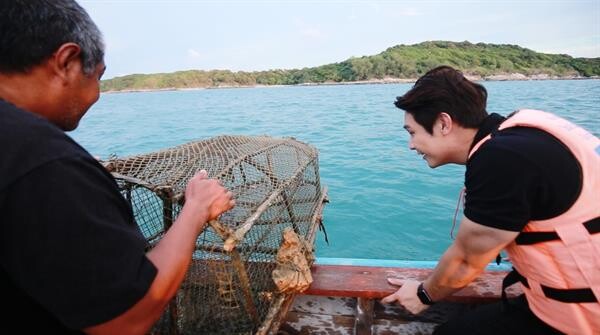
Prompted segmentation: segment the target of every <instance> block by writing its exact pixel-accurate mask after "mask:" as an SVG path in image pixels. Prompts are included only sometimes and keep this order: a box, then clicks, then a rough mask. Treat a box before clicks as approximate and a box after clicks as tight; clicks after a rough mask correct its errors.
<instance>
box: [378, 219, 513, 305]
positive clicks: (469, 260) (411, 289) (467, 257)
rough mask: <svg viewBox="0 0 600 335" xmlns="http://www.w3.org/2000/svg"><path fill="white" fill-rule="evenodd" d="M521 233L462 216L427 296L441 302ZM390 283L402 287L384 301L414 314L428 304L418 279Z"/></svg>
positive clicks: (429, 282) (428, 282)
mask: <svg viewBox="0 0 600 335" xmlns="http://www.w3.org/2000/svg"><path fill="white" fill-rule="evenodd" d="M518 234H519V232H513V231H506V230H501V229H497V228H492V227H488V226H484V225H481V224H479V223H477V222H474V221H471V220H470V219H468V218H467V217H463V219H462V220H461V224H460V227H459V229H458V234H457V235H456V239H455V240H454V242H453V243H452V244H451V245H450V247H449V248H448V249H447V250H446V252H444V255H443V256H442V258H441V259H440V260H439V262H438V264H437V265H436V267H435V269H433V272H432V273H431V274H430V275H429V277H428V278H427V279H426V280H425V281H424V282H423V284H424V287H425V289H426V291H427V293H428V296H430V297H431V300H432V301H440V300H442V299H444V298H445V297H447V296H449V295H452V294H453V293H454V292H457V291H459V290H460V289H462V288H463V287H465V286H467V285H468V284H469V283H470V282H472V281H473V280H474V279H475V278H477V277H478V276H479V275H480V274H481V273H482V272H483V271H484V270H485V267H486V266H487V265H488V264H489V263H491V262H492V261H493V260H494V259H495V258H496V256H497V255H498V253H499V252H500V251H501V250H502V249H504V248H505V247H506V246H507V245H508V244H509V243H510V242H512V241H513V240H514V239H515V238H516V237H517V235H518ZM388 282H389V283H390V284H392V285H401V287H400V289H398V290H397V291H396V292H395V293H393V294H391V295H389V296H387V297H385V298H383V299H382V300H381V302H382V303H385V304H387V303H393V302H397V303H398V304H400V305H402V306H403V307H404V308H406V309H407V310H408V311H409V312H411V313H413V314H418V313H421V312H423V311H424V310H426V309H427V308H428V307H429V306H428V305H425V304H424V303H423V302H422V301H421V299H419V297H418V295H417V290H418V288H419V285H420V283H419V282H418V281H415V280H404V279H397V278H388Z"/></svg>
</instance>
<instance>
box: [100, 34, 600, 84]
mask: <svg viewBox="0 0 600 335" xmlns="http://www.w3.org/2000/svg"><path fill="white" fill-rule="evenodd" d="M438 65H450V66H453V67H455V68H458V69H460V70H462V71H463V73H465V74H466V75H468V76H470V77H471V78H472V79H479V80H511V79H516V80H518V79H552V78H557V79H558V78H589V77H598V76H600V57H597V58H574V57H571V56H569V55H562V54H561V55H557V54H544V53H539V52H535V51H533V50H530V49H526V48H522V47H520V46H517V45H508V44H487V43H477V44H473V43H470V42H467V41H465V42H448V41H429V42H423V43H419V44H413V45H397V46H394V47H391V48H388V49H387V50H385V51H383V52H382V53H380V54H377V55H373V56H363V57H352V58H350V59H347V60H345V61H343V62H339V63H333V64H327V65H322V66H317V67H310V68H303V69H287V70H281V69H274V70H268V71H255V72H244V71H239V72H232V71H228V70H211V71H200V70H188V71H178V72H173V73H156V74H132V75H127V76H123V77H115V78H112V79H107V80H103V81H102V83H101V90H102V91H104V92H106V91H138V90H163V89H192V88H217V87H248V86H257V85H299V84H305V85H310V84H335V83H340V84H342V83H360V82H399V81H412V80H415V79H416V78H418V77H419V76H420V75H422V74H424V73H425V72H427V71H428V70H429V69H431V68H433V67H436V66H438Z"/></svg>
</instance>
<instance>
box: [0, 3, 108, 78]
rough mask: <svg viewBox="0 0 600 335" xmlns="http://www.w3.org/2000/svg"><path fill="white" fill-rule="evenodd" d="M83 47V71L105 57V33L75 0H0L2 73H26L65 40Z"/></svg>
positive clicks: (0, 69)
mask: <svg viewBox="0 0 600 335" xmlns="http://www.w3.org/2000/svg"><path fill="white" fill-rule="evenodd" d="M69 42H72V43H76V44H77V45H79V47H80V48H81V61H82V65H83V71H84V72H85V73H86V74H91V73H92V72H93V71H94V70H95V68H96V66H97V65H98V64H100V62H102V60H103V58H104V43H103V41H102V34H101V33H100V31H99V30H98V27H97V26H96V25H95V24H94V22H93V21H92V19H91V18H90V17H89V15H88V14H87V13H86V11H85V10H84V9H83V8H82V7H81V6H79V4H77V2H75V1H74V0H0V72H5V73H10V72H26V71H28V70H29V69H30V68H31V67H33V66H36V65H38V64H41V63H42V62H43V61H44V60H46V59H48V58H49V57H50V56H51V55H52V54H53V53H54V52H55V51H56V50H57V49H58V48H59V47H60V46H61V45H63V44H64V43H69Z"/></svg>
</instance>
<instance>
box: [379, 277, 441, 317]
mask: <svg viewBox="0 0 600 335" xmlns="http://www.w3.org/2000/svg"><path fill="white" fill-rule="evenodd" d="M387 281H388V283H390V284H392V285H395V286H400V288H399V289H398V290H397V291H396V292H394V293H393V294H390V295H388V296H387V297H385V298H383V299H382V300H381V302H382V303H384V304H391V303H393V302H396V301H397V302H398V303H400V304H401V305H402V306H403V307H404V308H406V309H407V310H408V311H409V312H411V313H413V314H419V313H421V312H423V311H424V310H426V309H427V308H429V306H428V305H425V304H424V303H422V302H421V299H419V297H418V296H417V290H418V288H419V285H420V284H421V283H420V282H418V281H416V280H411V279H399V278H388V279H387Z"/></svg>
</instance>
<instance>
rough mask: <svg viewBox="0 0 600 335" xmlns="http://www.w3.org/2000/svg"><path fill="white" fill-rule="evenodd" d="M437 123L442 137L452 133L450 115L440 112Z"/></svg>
mask: <svg viewBox="0 0 600 335" xmlns="http://www.w3.org/2000/svg"><path fill="white" fill-rule="evenodd" d="M438 123H439V125H438V126H439V127H440V128H441V129H440V130H441V133H442V135H448V134H449V133H450V132H451V131H452V126H453V123H454V122H453V121H452V116H450V114H448V113H445V112H441V113H440V114H439V115H438Z"/></svg>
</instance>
